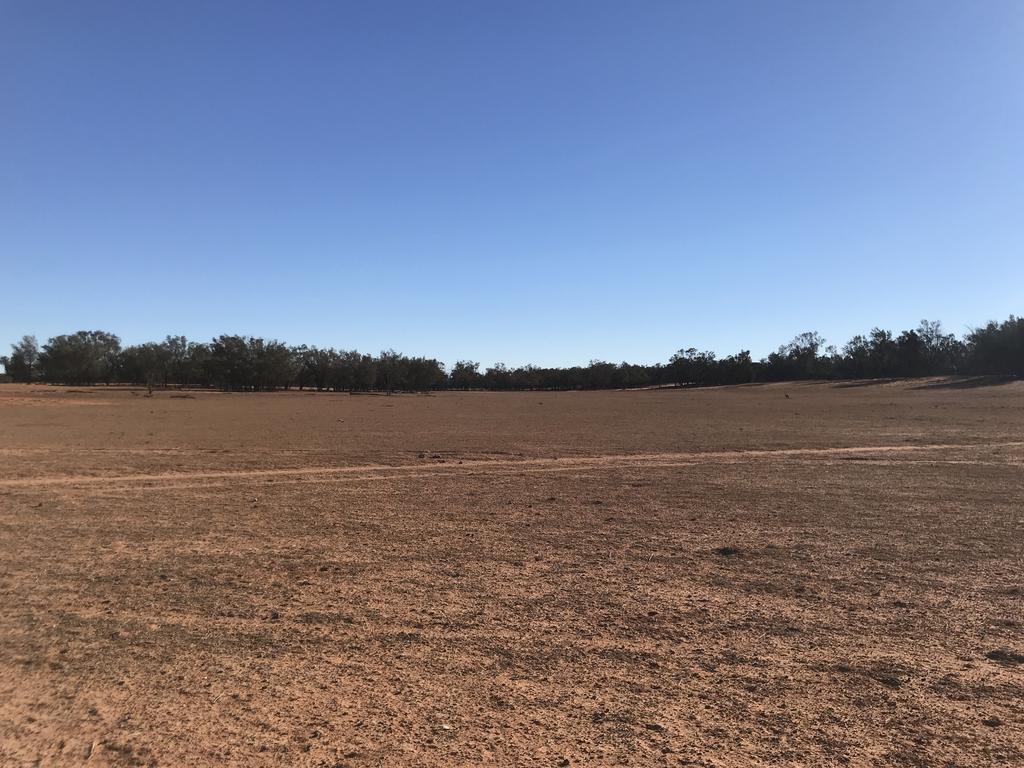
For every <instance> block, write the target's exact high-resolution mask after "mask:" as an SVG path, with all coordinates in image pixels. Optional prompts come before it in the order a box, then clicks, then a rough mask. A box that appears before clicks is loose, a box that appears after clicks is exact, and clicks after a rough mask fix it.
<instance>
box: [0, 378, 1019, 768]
mask: <svg viewBox="0 0 1024 768" xmlns="http://www.w3.org/2000/svg"><path fill="white" fill-rule="evenodd" d="M786 393H788V394H789V395H790V397H789V398H786V397H785V394H786ZM1022 606H1024V383H1012V384H1004V385H1001V386H979V387H972V386H961V385H956V386H949V385H947V384H945V383H943V382H920V381H919V382H901V383H873V384H868V385H859V386H850V385H833V384H800V385H793V384H789V385H770V386H747V387H736V388H722V389H713V390H696V391H650V392H606V393H562V394H552V393H525V394H484V393H470V394H444V395H437V396H432V397H428V396H394V397H380V396H349V395H334V394H309V393H281V394H269V395H229V394H220V393H191V395H190V396H182V394H181V393H171V392H157V393H155V394H154V395H153V397H151V398H148V397H145V396H144V393H139V392H131V391H125V390H107V389H105V388H102V387H98V388H91V389H84V390H67V389H64V390H61V389H56V388H48V387H18V386H13V385H8V386H0V765H3V766H7V765H11V766H19V765H80V764H88V765H90V766H92V765H116V766H121V765H163V766H207V765H209V766H221V765H233V766H264V765H288V766H290V765H297V766H324V767H325V768H333V767H335V766H351V767H352V768H356V767H358V766H392V765H402V766H404V765H409V766H449V765H453V766H475V765H486V764H494V765H517V766H564V765H572V766H603V765H634V766H645V765H653V766H662V765H671V766H679V765H691V766H757V765H852V766H883V765H884V766H888V765H897V766H899V765H903V766H990V765H999V764H1003V765H1017V766H1019V765H1024V663H1022V662H1024V656H1022V655H1021V654H1024V611H1022Z"/></svg>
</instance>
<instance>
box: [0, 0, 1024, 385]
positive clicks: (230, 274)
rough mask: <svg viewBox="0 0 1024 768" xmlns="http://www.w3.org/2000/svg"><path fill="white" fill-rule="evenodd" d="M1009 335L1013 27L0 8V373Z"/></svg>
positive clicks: (983, 8)
mask: <svg viewBox="0 0 1024 768" xmlns="http://www.w3.org/2000/svg"><path fill="white" fill-rule="evenodd" d="M1011 313H1013V314H1017V315H1019V314H1021V313H1024V3H1021V2H1019V0H985V1H984V2H978V1H977V0H965V1H964V2H951V1H950V0H929V1H928V2H916V1H912V0H901V1H900V2H892V1H891V0H865V1H863V2H820V1H819V0H812V1H809V2H794V1H791V0H773V2H760V1H759V0H746V1H745V2H733V1H730V0H689V1H684V0H671V1H669V2H657V1H655V0H642V1H641V2H626V1H625V0H621V1H620V2H606V1H605V0H559V1H558V2H534V1H529V0H514V1H504V0H488V1H487V2H478V1H473V2H470V1H467V2H445V1H444V0H428V1H426V2H423V1H421V0H408V2H394V1H393V0H374V1H373V2H364V1H359V2H356V1H355V0H351V1H347V2H346V1H342V0H332V1H331V2H260V1H259V0H245V1H244V2H233V1H232V0H220V1H218V2H216V3H209V2H193V1H191V0H174V2H170V1H169V0H164V2H148V1H147V2H137V1H136V0H130V1H129V0H125V2H107V1H105V0H90V2H88V3H82V2H78V1H77V0H69V1H68V2H52V0H0V345H2V346H3V348H6V345H7V344H8V343H9V342H13V341H15V340H17V339H18V338H20V337H21V335H22V334H26V333H28V334H35V335H36V336H37V337H38V338H39V339H40V341H41V342H43V341H45V339H46V338H48V337H50V336H53V335H56V334H59V333H68V332H73V331H75V330H79V329H103V330H109V331H112V332H115V333H117V334H118V335H120V336H121V338H122V340H123V341H124V342H125V343H139V342H142V341H146V340H151V339H160V338H162V337H164V336H165V335H167V334H184V335H186V336H188V337H189V338H193V339H198V340H208V339H209V338H210V337H212V336H214V335H217V334H220V333H239V334H245V335H259V336H264V337H267V338H277V339H280V340H283V341H286V342H289V343H294V344H298V343H306V344H316V345H319V346H336V347H340V348H345V349H350V348H357V349H360V350H362V351H366V352H376V351H379V350H381V349H385V348H394V349H396V350H398V351H401V352H404V353H406V354H410V355H426V356H430V357H436V358H438V359H440V360H442V361H445V362H447V363H449V364H450V363H452V362H454V361H455V360H458V359H466V358H468V359H473V360H477V361H480V362H482V363H484V364H485V365H489V364H491V363H493V362H499V361H500V362H505V363H507V364H510V365H520V364H525V363H536V364H540V365H571V364H578V363H586V362H587V361H589V360H591V359H603V360H611V361H614V362H618V361H622V360H629V361H631V362H642V363H653V362H659V361H665V360H667V359H668V357H669V356H670V355H671V354H672V353H673V352H674V351H675V350H677V349H680V348H687V347H697V348H700V349H710V350H714V351H716V352H718V353H719V354H720V355H725V354H731V353H733V352H736V351H738V350H740V349H749V350H750V351H751V352H752V353H753V354H754V356H755V358H756V357H761V356H763V355H766V354H767V353H768V352H770V351H772V350H774V349H775V348H776V347H778V346H779V345H780V344H783V343H785V342H787V341H788V340H789V339H791V338H792V337H793V336H795V335H796V334H798V333H800V332H803V331H807V330H817V331H819V332H820V333H822V334H823V335H824V336H825V337H826V338H827V339H828V340H829V342H831V343H834V344H837V345H839V346H841V345H842V344H843V343H845V342H846V341H847V340H848V339H849V338H850V337H851V336H853V335H854V334H856V333H862V332H866V331H868V330H870V329H871V328H872V327H873V326H881V327H886V328H890V329H892V330H895V331H898V330H902V329H905V328H910V327H914V326H916V325H917V323H918V321H919V320H921V319H922V318H928V319H938V320H942V321H943V322H944V324H945V327H946V329H947V330H948V331H952V332H955V333H957V334H958V335H959V334H962V333H964V332H966V331H967V330H968V329H969V328H970V327H973V326H977V325H980V324H982V323H984V322H985V321H987V320H989V319H1005V318H1006V317H1007V316H1008V315H1010V314H1011Z"/></svg>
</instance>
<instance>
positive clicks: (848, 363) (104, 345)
mask: <svg viewBox="0 0 1024 768" xmlns="http://www.w3.org/2000/svg"><path fill="white" fill-rule="evenodd" d="M0 364H3V366H4V368H5V370H6V372H7V376H8V377H9V378H10V379H12V380H13V381H17V382H33V381H43V382H49V383H59V384H72V385H83V384H100V383H102V384H115V383H119V384H136V385H145V386H150V387H154V386H155V387H168V386H180V387H211V388H219V389H224V390H232V391H272V390H277V389H291V388H296V389H315V390H320V391H323V390H329V391H335V392H361V391H383V392H395V391H419V392H422V391H429V390H439V389H462V390H469V389H491V390H511V389H546V390H559V389H623V388H629V387H650V386H664V385H680V386H708V385H718V384H745V383H749V382H755V381H790V380H799V379H862V378H898V377H913V376H937V375H949V374H972V375H1005V376H1024V318H1018V317H1014V316H1013V315H1011V316H1010V318H1009V319H1008V320H1006V321H1004V322H1001V323H1000V322H990V323H988V324H986V325H984V326H982V327H980V328H975V329H973V330H972V331H970V332H969V333H967V334H966V335H964V336H963V337H962V338H957V337H956V336H955V335H953V334H950V333H946V332H944V331H943V329H942V326H941V324H940V323H938V322H931V321H927V320H922V321H921V323H920V325H919V326H918V327H917V328H915V329H913V330H906V331H903V332H901V333H899V334H898V335H894V334H893V333H892V332H890V331H887V330H883V329H881V328H874V329H872V330H871V332H870V333H868V334H867V335H858V336H854V337H853V338H852V339H851V340H850V341H849V342H847V343H846V344H845V345H844V346H843V347H842V348H838V349H837V348H836V347H834V346H829V345H827V344H826V342H825V339H823V338H822V337H821V335H820V334H818V333H815V332H809V333H802V334H800V335H799V336H797V337H796V338H794V339H793V340H792V341H791V342H789V343H788V344H784V345H783V346H781V347H779V348H778V350H776V351H775V352H772V353H771V354H770V355H768V356H767V357H765V358H763V359H761V360H757V361H755V360H753V359H752V358H751V356H750V352H748V351H741V352H738V353H736V354H734V355H730V356H728V357H724V358H719V357H717V356H716V355H715V353H714V352H709V351H699V350H697V349H695V348H692V347H691V348H688V349H681V350H679V351H678V352H676V353H675V354H674V355H672V356H671V358H669V360H668V362H666V363H657V364H654V365H635V364H631V363H625V362H624V363H610V362H605V361H602V360H592V361H591V362H590V364H589V365H586V366H573V367H568V368H543V367H538V366H533V365H526V366H521V367H518V368H509V367H507V366H505V365H502V364H501V363H498V364H496V365H493V366H491V367H489V368H486V369H484V370H481V369H480V364H479V363H476V362H473V361H471V360H460V361H459V362H457V363H455V364H454V365H453V366H452V367H451V370H448V369H447V368H446V367H445V365H444V364H443V363H441V362H440V361H438V360H436V359H433V358H426V357H408V356H406V355H402V354H400V353H398V352H395V351H394V350H385V351H383V352H381V353H380V354H378V355H368V354H364V353H361V352H358V351H356V350H339V349H334V348H326V349H325V348H320V347H315V346H306V345H302V346H289V345H287V344H284V343H283V342H280V341H275V340H267V339H262V338H256V337H252V336H231V335H222V336H218V337H217V338H215V339H213V340H211V341H210V342H209V343H202V342H195V341H189V340H188V339H186V338H185V337H184V336H168V337H167V338H166V339H164V340H163V341H160V342H146V343H144V344H135V345H130V346H122V345H121V340H120V339H119V338H118V337H117V336H115V335H114V334H112V333H108V332H106V331H78V332H77V333H72V334H67V335H61V336H54V337H53V338H51V339H49V340H48V341H47V342H46V344H44V345H42V347H40V346H39V344H38V342H37V341H36V339H35V337H33V336H24V337H22V339H21V340H20V341H19V342H17V343H15V344H12V345H11V354H10V355H8V356H6V357H0Z"/></svg>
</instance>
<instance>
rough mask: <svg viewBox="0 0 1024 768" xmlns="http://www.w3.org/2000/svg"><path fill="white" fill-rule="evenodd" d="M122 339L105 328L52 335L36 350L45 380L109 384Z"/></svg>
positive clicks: (114, 372)
mask: <svg viewBox="0 0 1024 768" xmlns="http://www.w3.org/2000/svg"><path fill="white" fill-rule="evenodd" d="M120 353H121V340H120V339H119V338H118V337H117V336H115V335H114V334H112V333H107V332H106V331H78V332H77V333H74V334H71V335H68V336H55V337H54V338H52V339H50V340H49V341H47V342H46V344H45V345H44V346H43V349H42V351H41V352H40V353H39V368H40V371H41V372H42V375H43V378H44V379H46V381H50V382H57V383H63V384H95V383H96V382H98V381H102V382H104V383H106V384H109V383H110V382H111V381H112V380H113V379H114V376H115V374H116V373H117V368H118V364H119V358H120Z"/></svg>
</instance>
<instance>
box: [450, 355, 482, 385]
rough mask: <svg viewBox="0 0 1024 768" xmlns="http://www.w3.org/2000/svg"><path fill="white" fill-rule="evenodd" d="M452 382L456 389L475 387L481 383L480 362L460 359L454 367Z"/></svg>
mask: <svg viewBox="0 0 1024 768" xmlns="http://www.w3.org/2000/svg"><path fill="white" fill-rule="evenodd" d="M450 379H451V384H452V387H453V388H455V389H474V388H476V387H479V386H480V385H481V380H480V379H481V377H480V363H475V362H473V361H472V360H459V361H458V362H457V363H455V365H454V366H453V367H452V372H451V376H450Z"/></svg>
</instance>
